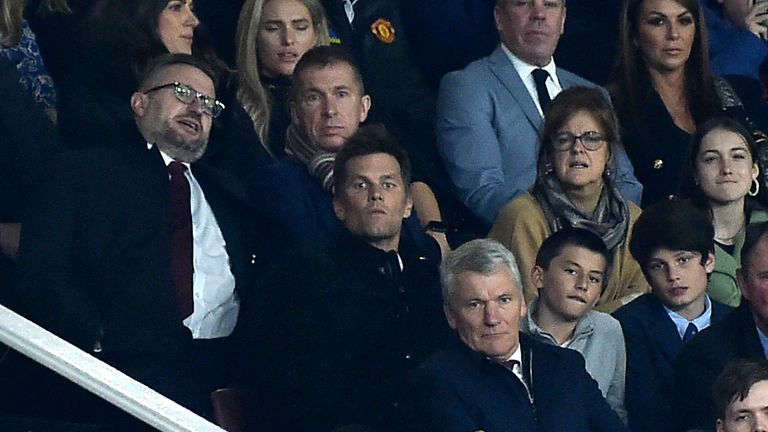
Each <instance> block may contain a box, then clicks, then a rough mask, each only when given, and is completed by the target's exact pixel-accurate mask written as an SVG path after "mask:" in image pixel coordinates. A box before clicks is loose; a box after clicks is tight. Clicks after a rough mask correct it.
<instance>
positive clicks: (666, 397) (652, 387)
mask: <svg viewBox="0 0 768 432" xmlns="http://www.w3.org/2000/svg"><path fill="white" fill-rule="evenodd" d="M730 311H731V308H730V307H728V306H726V305H724V304H722V303H718V302H716V301H714V300H713V301H712V317H711V323H716V322H718V321H720V320H721V319H723V318H724V317H725V316H726V315H728V313H729V312H730ZM613 316H614V317H615V318H616V319H617V320H619V322H620V323H621V328H622V330H623V331H624V339H625V340H626V347H627V383H626V391H625V395H626V396H625V398H626V407H627V418H628V420H629V427H630V429H632V431H633V432H662V431H665V430H669V426H668V425H669V414H670V413H669V404H670V402H671V400H672V390H673V387H672V379H673V376H674V373H673V366H674V364H675V359H676V358H677V356H678V354H679V353H680V349H681V348H682V347H683V341H682V340H681V339H680V334H679V333H678V332H677V328H676V327H675V323H673V322H672V320H671V319H670V318H669V315H667V312H666V311H665V310H664V306H663V305H662V304H661V302H660V301H659V299H658V297H656V296H655V295H653V294H651V293H649V294H644V295H642V296H640V297H638V298H637V299H635V300H634V301H632V302H631V303H629V304H627V305H626V306H624V307H622V308H620V309H619V310H617V311H616V312H614V314H613Z"/></svg>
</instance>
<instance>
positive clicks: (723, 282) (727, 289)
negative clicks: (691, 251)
mask: <svg viewBox="0 0 768 432" xmlns="http://www.w3.org/2000/svg"><path fill="white" fill-rule="evenodd" d="M765 221H768V212H766V211H765V210H754V211H753V212H752V214H751V215H750V217H749V223H755V222H765ZM745 234H746V233H745V229H744V228H742V230H741V231H740V232H739V234H738V235H737V236H736V239H735V241H734V245H735V247H734V250H733V255H731V254H729V253H728V252H726V251H725V250H724V249H723V248H722V247H721V246H720V245H719V244H717V242H715V270H714V271H713V272H712V275H711V276H710V277H709V283H708V284H707V294H709V296H710V297H711V298H712V299H714V300H717V301H719V302H720V303H725V304H727V305H728V306H733V307H737V306H739V304H740V303H741V291H740V290H739V287H738V285H737V284H736V270H737V269H738V268H739V267H740V266H741V248H742V246H744V236H745Z"/></svg>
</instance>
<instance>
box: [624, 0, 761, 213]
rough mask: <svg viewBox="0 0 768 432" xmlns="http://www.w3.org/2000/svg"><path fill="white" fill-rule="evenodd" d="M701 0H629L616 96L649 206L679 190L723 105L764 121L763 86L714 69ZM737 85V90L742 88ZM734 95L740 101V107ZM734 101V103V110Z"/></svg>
mask: <svg viewBox="0 0 768 432" xmlns="http://www.w3.org/2000/svg"><path fill="white" fill-rule="evenodd" d="M708 51H709V48H708V44H707V27H706V25H704V16H703V12H702V8H701V5H700V1H699V0H626V1H625V3H624V8H623V11H622V15H621V48H620V50H619V62H618V68H617V70H616V75H617V77H616V79H615V80H614V82H613V83H612V84H611V86H610V90H611V96H612V98H613V101H614V106H615V107H616V112H617V114H618V117H619V121H620V124H621V136H622V140H623V142H624V145H625V147H626V149H627V154H628V155H629V158H630V160H631V161H632V165H633V166H634V169H635V175H636V176H637V178H638V180H640V182H641V183H643V188H644V189H643V206H646V205H649V204H653V203H654V202H657V201H659V200H661V199H665V198H666V197H668V196H669V195H672V194H674V193H675V192H676V188H677V185H678V184H679V183H680V178H681V177H680V176H681V173H682V172H683V169H684V167H685V165H686V155H687V154H688V148H689V143H690V140H691V137H692V136H693V134H695V133H696V131H697V130H698V128H699V126H700V125H701V124H702V123H703V122H704V121H705V120H706V119H708V118H710V117H712V116H715V115H718V114H720V113H722V112H723V110H724V109H725V108H728V110H729V111H730V112H732V113H734V115H735V116H736V117H741V118H739V120H740V121H744V117H745V116H748V117H750V118H751V120H752V121H754V122H755V123H756V124H758V125H760V126H762V127H765V125H766V120H765V119H766V109H765V105H764V103H763V102H762V101H761V100H760V96H761V91H760V89H759V86H756V91H750V92H744V91H741V88H742V85H741V83H740V84H739V86H738V88H737V87H732V86H731V85H730V84H729V83H728V82H727V81H726V80H724V79H722V78H716V77H714V76H713V75H712V72H711V70H710V61H709V53H708ZM737 91H738V92H737ZM729 93H733V94H736V95H737V96H738V97H739V98H740V99H741V104H740V105H741V107H740V108H737V109H736V108H734V107H732V106H731V105H732V104H733V98H732V97H730V96H729V95H728V94H729ZM729 106H731V107H730V108H729Z"/></svg>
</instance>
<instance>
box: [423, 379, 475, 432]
mask: <svg viewBox="0 0 768 432" xmlns="http://www.w3.org/2000/svg"><path fill="white" fill-rule="evenodd" d="M414 384H415V385H414V389H415V393H416V396H415V398H414V399H415V400H416V402H415V408H416V409H415V410H414V412H415V413H416V416H415V417H414V419H415V420H414V423H415V424H414V427H413V428H412V429H411V430H412V431H413V432H416V431H441V432H474V431H477V430H481V429H483V428H482V427H481V425H480V424H479V423H478V422H477V421H476V420H475V419H474V418H473V415H472V413H470V409H469V407H468V406H467V405H466V404H465V402H464V401H462V398H461V395H460V394H459V393H458V392H457V391H456V389H454V388H453V387H452V386H451V385H450V383H449V382H448V381H447V380H446V379H444V378H441V377H438V376H434V375H433V374H431V373H430V372H429V371H427V370H425V369H423V368H422V369H419V370H418V371H417V376H416V377H415V378H414Z"/></svg>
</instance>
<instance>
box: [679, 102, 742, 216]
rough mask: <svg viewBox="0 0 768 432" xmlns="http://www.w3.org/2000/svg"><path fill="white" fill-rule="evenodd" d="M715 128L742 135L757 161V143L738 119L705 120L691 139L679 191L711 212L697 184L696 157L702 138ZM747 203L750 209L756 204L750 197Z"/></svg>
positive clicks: (724, 117)
mask: <svg viewBox="0 0 768 432" xmlns="http://www.w3.org/2000/svg"><path fill="white" fill-rule="evenodd" d="M715 129H721V130H725V131H728V132H733V133H735V134H737V135H739V136H741V137H742V139H744V142H746V144H747V148H748V149H749V155H750V157H751V158H752V162H753V163H757V144H756V143H755V140H754V138H753V137H752V134H751V133H749V131H748V130H747V129H746V128H745V127H744V126H743V125H742V124H741V123H739V122H738V121H737V120H734V119H733V118H731V117H727V116H718V117H713V118H711V119H709V120H707V121H705V122H704V123H703V124H702V125H701V127H699V128H698V130H697V131H696V134H695V135H694V136H693V139H692V140H691V145H690V147H689V148H688V164H687V165H686V166H685V172H684V174H683V176H682V178H681V179H680V190H679V193H680V196H681V197H684V198H690V199H691V202H693V204H694V205H695V206H696V207H699V208H700V209H702V210H705V211H706V212H707V213H709V214H711V209H710V205H709V199H708V198H707V196H706V195H704V192H703V191H702V190H701V187H700V186H699V185H698V184H696V159H697V157H698V155H699V150H701V142H702V140H703V139H704V137H705V136H707V134H709V133H710V132H712V131H713V130H715ZM747 198H749V197H747ZM746 203H747V206H748V207H749V208H750V209H751V207H752V206H754V205H755V204H754V203H752V200H750V199H747V200H746Z"/></svg>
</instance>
